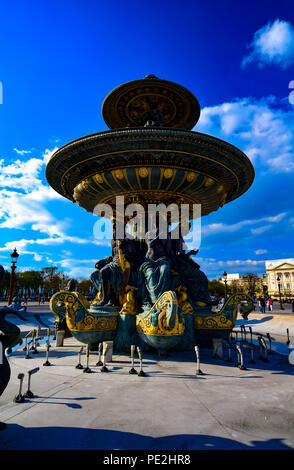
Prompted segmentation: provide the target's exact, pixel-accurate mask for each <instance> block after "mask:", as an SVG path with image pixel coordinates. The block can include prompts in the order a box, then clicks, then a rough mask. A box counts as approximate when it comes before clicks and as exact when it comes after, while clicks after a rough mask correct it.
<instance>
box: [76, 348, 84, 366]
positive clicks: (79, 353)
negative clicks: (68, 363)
mask: <svg viewBox="0 0 294 470" xmlns="http://www.w3.org/2000/svg"><path fill="white" fill-rule="evenodd" d="M83 350H84V346H82V347H81V349H80V350H79V352H78V358H79V359H78V360H79V362H78V364H77V365H76V369H83V366H82V364H81V354H82V352H83Z"/></svg>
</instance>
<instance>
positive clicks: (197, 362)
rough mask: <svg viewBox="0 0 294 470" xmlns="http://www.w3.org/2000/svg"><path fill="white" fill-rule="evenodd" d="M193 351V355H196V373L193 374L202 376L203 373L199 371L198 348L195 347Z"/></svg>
mask: <svg viewBox="0 0 294 470" xmlns="http://www.w3.org/2000/svg"><path fill="white" fill-rule="evenodd" d="M194 349H195V354H196V373H195V375H203V372H202V370H201V369H200V354H199V347H198V346H197V345H196V346H195V348H194Z"/></svg>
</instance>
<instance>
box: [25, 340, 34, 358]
mask: <svg viewBox="0 0 294 470" xmlns="http://www.w3.org/2000/svg"><path fill="white" fill-rule="evenodd" d="M33 341H34V340H33V339H31V341H28V342H27V353H26V355H25V359H31V356H30V344H31V343H32V342H33Z"/></svg>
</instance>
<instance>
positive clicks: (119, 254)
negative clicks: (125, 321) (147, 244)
mask: <svg viewBox="0 0 294 470" xmlns="http://www.w3.org/2000/svg"><path fill="white" fill-rule="evenodd" d="M113 233H114V238H113V239H112V241H111V248H112V255H111V256H108V257H106V258H104V259H102V260H99V261H98V262H97V263H96V264H95V268H96V271H94V272H93V273H92V274H91V275H90V279H91V281H92V282H93V284H94V286H95V287H96V289H97V290H98V292H99V293H100V295H101V297H102V298H101V299H100V302H99V303H97V304H96V305H97V306H104V305H107V306H119V305H120V299H119V296H120V293H121V292H122V289H123V287H126V286H127V284H128V281H129V278H130V276H131V274H132V270H135V269H136V267H137V265H138V260H139V259H140V256H138V253H137V242H136V240H134V239H133V238H132V237H131V236H130V235H129V234H128V236H127V237H126V238H124V239H123V240H116V239H115V230H114V231H113Z"/></svg>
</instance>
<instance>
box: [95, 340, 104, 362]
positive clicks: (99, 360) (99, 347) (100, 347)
mask: <svg viewBox="0 0 294 470" xmlns="http://www.w3.org/2000/svg"><path fill="white" fill-rule="evenodd" d="M101 349H102V343H99V344H98V362H97V363H96V366H103V362H102V361H101Z"/></svg>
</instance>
